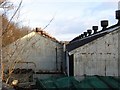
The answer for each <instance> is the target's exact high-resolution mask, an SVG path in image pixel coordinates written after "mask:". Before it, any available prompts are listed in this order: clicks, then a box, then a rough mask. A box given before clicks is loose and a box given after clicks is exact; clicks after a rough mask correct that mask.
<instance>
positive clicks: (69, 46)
mask: <svg viewBox="0 0 120 90" xmlns="http://www.w3.org/2000/svg"><path fill="white" fill-rule="evenodd" d="M118 28H120V24H119V23H117V24H115V25H113V26H110V27H108V28H106V30H101V31H99V32H97V33H96V34H92V35H91V36H87V37H84V38H82V39H80V37H79V36H77V37H76V38H74V39H73V40H71V41H70V43H69V44H67V46H66V47H67V51H72V50H74V49H76V48H78V47H81V46H83V45H85V44H87V43H89V42H91V41H93V40H96V39H98V38H100V37H103V36H105V35H106V34H108V33H110V32H112V31H114V30H117V29H118Z"/></svg>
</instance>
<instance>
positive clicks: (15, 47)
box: [3, 32, 63, 71]
mask: <svg viewBox="0 0 120 90" xmlns="http://www.w3.org/2000/svg"><path fill="white" fill-rule="evenodd" d="M55 48H57V62H58V67H56V50H55ZM3 50H4V51H3V61H4V63H6V62H9V63H7V65H6V66H8V67H10V66H11V65H12V64H13V62H14V61H24V62H33V63H34V64H33V63H29V64H25V63H24V64H21V63H19V64H16V66H15V68H18V67H19V68H32V69H34V70H36V71H39V70H41V71H56V68H58V70H59V71H60V67H61V61H62V60H63V46H62V44H60V43H58V42H56V41H53V40H51V39H50V38H46V37H44V36H42V35H39V34H38V33H36V32H31V33H30V34H28V35H26V36H25V37H23V38H21V39H19V40H17V41H16V42H14V43H12V44H11V45H8V46H6V47H5V48H4V49H3ZM10 57H11V58H10ZM35 66H36V67H35Z"/></svg>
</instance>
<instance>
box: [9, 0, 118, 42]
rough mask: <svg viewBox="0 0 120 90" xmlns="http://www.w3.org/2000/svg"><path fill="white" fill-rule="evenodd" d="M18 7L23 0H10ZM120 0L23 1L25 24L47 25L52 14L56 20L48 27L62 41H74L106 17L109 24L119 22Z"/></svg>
mask: <svg viewBox="0 0 120 90" xmlns="http://www.w3.org/2000/svg"><path fill="white" fill-rule="evenodd" d="M10 1H12V2H13V3H14V4H15V5H16V6H17V5H18V3H19V2H20V0H10ZM118 1H119V0H99V1H98V0H23V3H22V7H21V9H20V18H19V21H21V24H22V25H25V26H29V27H31V28H35V27H41V28H44V27H45V26H46V25H47V24H48V23H49V21H50V20H51V18H52V17H54V20H53V21H52V23H51V24H50V25H49V26H48V27H47V28H46V29H45V31H47V32H48V33H49V34H50V35H52V36H54V37H55V38H56V39H58V40H62V41H63V40H64V41H65V40H71V39H73V38H74V37H76V36H78V35H80V34H81V33H83V32H84V31H86V30H87V29H91V27H92V26H93V25H98V26H99V30H100V29H101V28H100V21H101V20H103V19H105V20H106V19H107V20H109V26H110V25H113V24H115V23H116V22H117V20H116V19H115V11H116V10H117V9H118Z"/></svg>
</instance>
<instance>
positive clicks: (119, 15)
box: [116, 10, 120, 25]
mask: <svg viewBox="0 0 120 90" xmlns="http://www.w3.org/2000/svg"><path fill="white" fill-rule="evenodd" d="M116 19H118V23H117V24H118V25H120V10H117V11H116Z"/></svg>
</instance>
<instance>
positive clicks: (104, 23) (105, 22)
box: [101, 20, 108, 30]
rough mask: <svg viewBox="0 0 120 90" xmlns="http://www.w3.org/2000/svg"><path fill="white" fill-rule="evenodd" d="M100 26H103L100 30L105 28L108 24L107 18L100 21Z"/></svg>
mask: <svg viewBox="0 0 120 90" xmlns="http://www.w3.org/2000/svg"><path fill="white" fill-rule="evenodd" d="M101 26H102V27H103V29H102V30H105V29H106V27H107V26H108V20H102V21H101Z"/></svg>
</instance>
